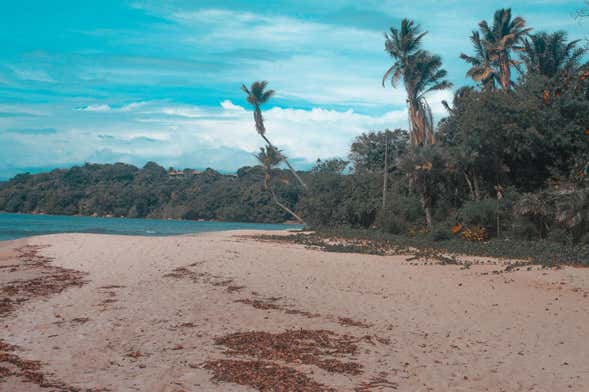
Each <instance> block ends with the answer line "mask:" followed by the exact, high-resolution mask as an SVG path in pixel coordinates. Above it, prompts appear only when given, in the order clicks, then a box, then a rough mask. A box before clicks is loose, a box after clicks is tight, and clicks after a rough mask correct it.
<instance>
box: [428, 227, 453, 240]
mask: <svg viewBox="0 0 589 392" xmlns="http://www.w3.org/2000/svg"><path fill="white" fill-rule="evenodd" d="M429 237H430V239H431V240H432V241H447V240H450V239H452V231H451V229H450V228H448V227H446V226H436V227H434V229H433V230H432V231H431V233H429Z"/></svg>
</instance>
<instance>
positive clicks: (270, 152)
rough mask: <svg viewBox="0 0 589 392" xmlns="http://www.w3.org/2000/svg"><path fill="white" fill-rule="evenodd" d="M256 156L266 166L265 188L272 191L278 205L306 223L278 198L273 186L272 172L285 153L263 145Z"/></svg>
mask: <svg viewBox="0 0 589 392" xmlns="http://www.w3.org/2000/svg"><path fill="white" fill-rule="evenodd" d="M256 158H257V159H258V162H260V164H261V165H262V167H263V168H264V189H266V190H267V191H269V192H270V194H271V195H272V199H273V200H274V202H275V203H276V205H278V206H279V207H280V208H282V209H283V210H284V211H286V212H288V213H289V214H290V215H291V216H292V217H293V218H295V219H296V220H297V221H299V222H301V223H304V221H303V219H302V218H301V217H300V216H298V215H297V214H296V213H295V212H294V211H293V210H291V209H290V208H288V207H287V206H286V205H285V204H284V203H282V202H281V201H280V200H279V199H278V196H276V192H275V191H274V188H273V187H272V180H273V177H272V172H273V170H274V169H275V168H276V166H278V165H279V164H280V163H281V162H282V161H283V160H284V155H282V152H281V151H280V150H277V149H276V148H274V147H272V146H266V147H261V148H260V152H259V153H257V154H256Z"/></svg>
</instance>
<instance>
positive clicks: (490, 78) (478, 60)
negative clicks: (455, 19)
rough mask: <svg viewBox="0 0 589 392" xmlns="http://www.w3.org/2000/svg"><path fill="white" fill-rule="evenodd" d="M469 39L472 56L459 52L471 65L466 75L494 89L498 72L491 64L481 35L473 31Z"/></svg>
mask: <svg viewBox="0 0 589 392" xmlns="http://www.w3.org/2000/svg"><path fill="white" fill-rule="evenodd" d="M470 41H471V42H472V46H473V48H474V52H475V54H474V56H469V55H466V54H464V53H461V54H460V58H461V59H463V60H464V61H466V62H467V63H469V64H470V65H471V66H472V67H471V68H470V69H469V70H468V71H467V72H466V76H468V77H470V78H472V80H474V81H475V82H477V83H481V84H482V85H483V88H484V89H490V90H494V89H495V84H496V83H500V82H501V80H500V77H499V72H498V71H497V70H496V69H495V67H494V66H493V59H492V55H491V53H489V50H487V46H486V45H485V43H484V42H483V40H482V39H481V35H480V34H479V32H477V31H473V32H472V35H471V36H470Z"/></svg>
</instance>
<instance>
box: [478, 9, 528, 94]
mask: <svg viewBox="0 0 589 392" xmlns="http://www.w3.org/2000/svg"><path fill="white" fill-rule="evenodd" d="M525 26H526V21H525V20H524V19H523V18H522V17H519V16H517V17H515V18H512V15H511V8H502V9H499V10H497V11H495V15H494V17H493V24H492V26H489V24H488V23H487V22H486V21H484V20H483V21H481V22H480V23H479V28H480V30H481V35H482V39H483V44H484V46H485V49H486V51H487V52H488V53H489V55H490V58H491V60H492V61H493V63H494V64H495V66H496V67H497V69H498V71H499V77H500V82H501V88H502V89H503V90H506V91H507V90H509V89H510V88H511V85H512V82H511V67H517V66H518V64H519V63H518V62H517V61H515V60H513V59H512V58H511V52H512V51H514V50H517V51H519V50H521V49H522V47H521V46H520V45H521V43H522V41H523V40H524V38H525V37H526V36H527V35H528V33H529V32H530V31H531V30H532V29H531V28H527V27H525Z"/></svg>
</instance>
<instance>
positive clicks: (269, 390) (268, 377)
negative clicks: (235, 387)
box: [204, 359, 335, 392]
mask: <svg viewBox="0 0 589 392" xmlns="http://www.w3.org/2000/svg"><path fill="white" fill-rule="evenodd" d="M204 367H205V369H208V370H210V371H211V372H213V380H214V381H217V382H231V383H235V384H239V385H247V386H250V387H252V388H256V389H258V390H259V391H262V392H292V391H297V392H335V389H333V388H330V387H328V386H326V385H323V384H320V383H318V382H316V381H313V380H312V379H310V378H309V377H308V376H307V375H305V374H304V373H302V372H300V371H298V370H295V369H292V368H290V367H287V366H281V365H277V364H275V363H272V362H266V361H238V360H230V359H220V360H215V361H208V362H206V363H205V366H204Z"/></svg>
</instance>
